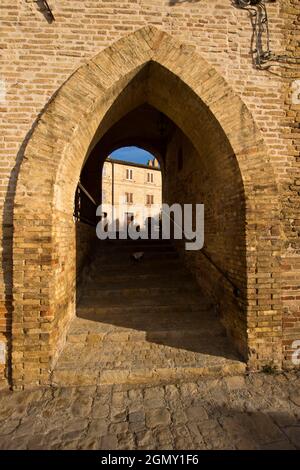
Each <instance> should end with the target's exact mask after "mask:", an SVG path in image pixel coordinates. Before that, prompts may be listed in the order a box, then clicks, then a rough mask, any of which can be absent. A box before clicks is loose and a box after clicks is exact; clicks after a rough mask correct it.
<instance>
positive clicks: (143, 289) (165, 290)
mask: <svg viewBox="0 0 300 470" xmlns="http://www.w3.org/2000/svg"><path fill="white" fill-rule="evenodd" d="M140 295H142V296H145V297H149V298H152V297H156V296H160V295H161V296H162V297H163V296H166V295H172V296H179V297H180V298H181V297H183V296H186V297H187V296H190V295H192V296H195V298H197V299H201V293H200V291H199V290H197V289H195V285H192V286H191V285H190V284H189V283H187V284H186V285H185V284H182V283H178V282H177V283H176V284H175V285H173V286H170V285H165V286H148V285H146V286H140V285H139V281H138V280H137V282H136V285H135V286H134V285H132V283H130V285H129V286H124V285H119V286H117V285H115V284H113V285H111V286H109V287H108V286H103V287H102V288H101V289H100V288H99V286H97V285H95V283H94V282H93V283H90V284H87V285H86V287H85V289H84V293H83V295H82V298H83V299H84V298H89V297H90V296H93V297H94V298H95V299H97V298H98V297H100V298H101V299H102V298H106V297H110V296H114V297H115V296H126V297H127V296H129V297H132V296H137V297H139V296H140ZM124 300H126V299H124Z"/></svg>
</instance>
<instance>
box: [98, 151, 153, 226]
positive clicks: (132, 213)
mask: <svg viewBox="0 0 300 470" xmlns="http://www.w3.org/2000/svg"><path fill="white" fill-rule="evenodd" d="M102 204H103V205H104V206H106V205H109V206H114V211H115V214H116V213H117V214H118V215H117V216H116V215H115V217H114V220H115V222H116V226H117V230H118V231H120V230H126V228H127V225H128V224H129V223H130V222H133V223H134V225H136V226H137V228H139V229H140V230H143V229H145V228H146V226H147V220H146V219H148V218H149V217H150V218H155V219H156V220H158V219H159V215H160V211H161V204H162V175H161V170H160V168H159V164H158V161H157V160H156V159H154V160H153V161H152V160H149V161H148V164H147V165H142V164H134V163H129V162H126V161H120V160H114V159H112V158H108V159H107V160H106V161H105V162H104V165H103V171H102ZM108 211H109V213H108V217H107V219H108V221H111V220H112V214H111V213H110V209H108Z"/></svg>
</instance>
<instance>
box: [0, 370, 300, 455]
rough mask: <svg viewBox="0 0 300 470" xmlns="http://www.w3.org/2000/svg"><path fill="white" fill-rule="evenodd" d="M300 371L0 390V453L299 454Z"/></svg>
mask: <svg viewBox="0 0 300 470" xmlns="http://www.w3.org/2000/svg"><path fill="white" fill-rule="evenodd" d="M299 385H300V372H298V373H296V372H295V373H291V372H290V373H284V374H275V375H274V374H273V375H267V374H262V373H260V374H252V375H249V376H234V377H233V376H232V377H222V378H202V379H201V380H199V381H197V382H187V383H184V382H182V383H169V384H165V385H155V386H151V385H148V386H146V385H135V386H134V385H114V386H109V385H100V386H86V387H67V388H62V387H58V388H54V387H52V388H43V389H36V390H26V391H22V392H9V391H2V392H1V393H0V449H110V450H113V449H121V450H125V449H147V450H149V449H153V450H158V449H177V450H182V449H299V448H300V389H299Z"/></svg>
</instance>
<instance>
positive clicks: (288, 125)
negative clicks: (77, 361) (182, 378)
mask: <svg viewBox="0 0 300 470" xmlns="http://www.w3.org/2000/svg"><path fill="white" fill-rule="evenodd" d="M49 5H50V6H51V7H52V10H53V13H54V16H55V21H54V22H53V23H51V24H49V23H48V22H47V21H46V19H45V17H44V16H43V14H42V13H41V12H40V11H39V10H38V8H37V3H36V2H34V1H29V0H28V1H21V0H19V1H17V2H14V3H12V2H10V1H8V0H3V1H2V2H1V6H0V21H1V33H0V48H1V50H2V54H1V76H0V80H1V83H0V99H1V112H2V113H3V116H4V119H2V120H1V123H0V127H1V134H0V138H1V144H2V145H1V149H0V152H1V167H0V174H1V182H0V204H1V215H2V220H1V221H2V223H1V238H2V275H1V281H2V282H1V285H2V289H1V293H0V296H1V297H0V299H1V310H0V341H2V342H5V343H7V341H8V340H9V338H10V337H11V323H12V321H11V318H12V308H11V299H12V222H13V219H12V217H13V216H12V214H13V207H14V204H15V202H14V197H15V189H16V180H17V177H18V174H19V168H20V164H21V161H24V149H25V145H26V141H27V140H28V139H29V138H30V136H31V132H32V129H33V127H34V123H35V122H36V120H37V119H38V118H39V116H40V115H41V113H42V111H43V109H44V107H45V106H46V104H47V102H48V101H49V99H50V98H51V97H52V96H53V95H54V94H55V93H56V91H57V90H58V89H59V87H61V85H62V84H63V83H64V82H65V81H66V80H67V78H68V77H69V76H70V75H71V74H72V73H73V72H74V71H75V70H76V69H77V68H78V67H79V66H80V65H82V64H85V63H86V61H87V60H89V59H90V58H91V57H92V56H94V55H95V54H97V53H99V52H100V51H101V50H103V49H104V48H106V47H107V46H109V45H111V44H112V43H114V42H115V41H116V40H117V39H119V38H121V37H124V36H126V35H127V34H129V33H131V32H133V31H135V30H137V29H139V28H141V27H143V26H145V25H148V24H151V25H154V26H155V27H157V28H158V29H161V30H163V31H166V32H167V33H169V34H170V35H171V36H172V37H174V38H175V39H177V40H179V41H180V42H181V43H184V44H185V48H186V51H195V52H196V53H197V54H199V55H200V56H202V57H203V58H204V59H206V60H207V61H208V63H209V64H211V65H212V66H214V67H215V68H216V70H217V71H218V72H219V74H220V75H221V76H222V77H224V79H225V80H226V82H227V83H228V84H229V85H230V87H231V88H232V89H233V90H234V92H235V93H236V94H238V95H239V96H240V97H241V99H242V100H243V102H244V103H245V105H246V106H247V108H248V109H249V110H250V112H251V113H252V115H253V118H254V121H255V123H256V126H257V128H258V129H259V130H260V132H261V134H262V136H263V139H264V142H265V144H266V146H267V148H268V155H269V158H270V166H272V168H273V169H274V173H275V175H276V182H277V184H278V187H279V189H280V194H281V205H282V211H281V221H282V222H283V224H284V236H282V234H279V235H278V234H276V233H273V234H272V236H273V238H274V243H277V241H276V240H277V238H278V237H279V238H281V239H282V240H283V242H284V246H283V250H284V253H283V257H281V258H280V256H281V255H280V253H279V252H278V263H279V261H281V262H280V266H277V268H276V269H277V270H278V271H279V272H280V273H281V284H282V287H283V290H282V296H281V294H280V291H279V286H278V285H277V280H276V281H274V280H273V281H272V280H271V281H270V280H269V279H268V266H267V265H265V270H266V273H265V279H266V278H267V279H268V282H267V281H265V288H266V289H268V288H269V289H271V287H267V286H266V284H271V283H272V282H273V283H274V282H275V286H276V287H275V292H272V291H266V290H264V293H263V292H262V293H261V298H260V299H258V298H257V297H255V296H256V293H255V292H254V293H253V296H254V297H253V303H254V304H256V305H257V306H259V305H264V300H263V296H264V295H267V296H268V298H269V300H270V299H271V298H272V300H273V304H272V305H273V307H272V309H273V310H275V311H276V309H277V310H278V309H280V308H281V307H280V303H279V302H278V296H279V297H281V300H282V302H283V305H284V306H283V309H282V311H283V312H284V315H285V316H284V325H285V331H286V333H285V337H284V348H285V349H284V350H285V356H286V358H287V360H288V359H289V357H290V353H291V351H292V350H291V341H292V339H295V338H298V336H299V337H300V331H299V330H300V327H299V294H298V283H297V279H296V274H297V272H298V271H299V268H300V266H299V255H298V254H297V250H299V247H298V238H297V233H298V232H297V230H298V228H299V219H300V218H299V217H298V218H297V217H296V216H297V214H298V213H299V205H298V199H297V197H298V180H297V174H298V173H297V171H298V168H299V140H297V135H298V139H299V133H298V132H299V127H298V128H297V125H295V122H299V104H294V103H293V102H292V96H293V94H292V82H293V81H294V80H295V78H297V76H296V75H297V73H296V72H295V67H292V70H290V69H288V68H287V67H285V66H284V67H283V66H280V67H278V66H274V67H272V68H271V70H269V71H261V70H256V69H254V68H253V65H252V61H251V56H250V54H249V48H250V38H251V26H250V21H249V17H248V15H247V12H245V11H241V10H237V9H235V8H234V7H233V6H232V5H231V2H230V1H228V2H227V1H226V2H224V1H223V0H215V1H213V2H212V1H211V0H202V1H198V2H188V1H187V2H179V3H176V2H174V3H173V2H172V4H171V2H169V0H168V1H164V0H151V1H147V0H145V1H144V0H139V1H136V0H134V1H133V0H131V1H130V0H128V1H122V2H113V1H99V0H89V1H79V0H74V1H73V2H72V5H71V4H70V2H69V1H67V0H65V1H57V0H50V1H49ZM268 12H269V20H270V34H271V48H272V49H273V50H274V51H275V52H276V53H285V51H286V50H287V52H288V54H289V55H290V56H293V57H295V56H296V55H298V56H299V52H298V39H297V35H296V27H297V21H298V19H299V16H297V15H299V5H298V4H297V2H296V0H280V1H277V2H274V3H271V4H268ZM120 72H121V71H120ZM121 75H122V74H121V73H120V76H121ZM70 119H72V116H70ZM56 124H57V125H59V122H57V123H56ZM61 124H63V121H61ZM240 125H241V126H243V121H241V123H240ZM62 133H64V129H62ZM297 133H298V134H297ZM54 134H55V132H53V135H54ZM51 137H52V136H51V135H50V136H49V138H51ZM297 142H298V144H297ZM46 145H47V144H46V143H45V142H44V143H43V146H42V147H40V155H41V158H43V155H44V151H45V146H46ZM30 168H31V175H30V176H31V177H32V187H31V189H30V188H29V187H28V188H26V191H27V193H26V194H27V196H30V191H32V193H35V192H39V191H40V192H41V193H46V192H47V191H48V192H50V191H51V187H52V186H51V185H53V181H51V180H50V181H48V183H49V185H48V186H47V185H46V186H44V187H41V188H39V187H37V186H38V184H37V183H36V182H35V179H34V177H35V175H34V168H35V167H30ZM70 168H71V167H70ZM260 177H262V170H259V172H258V174H257V184H258V185H259V183H260ZM36 178H37V180H36V181H38V175H36ZM37 209H38V208H36V210H37ZM48 209H49V210H48ZM50 209H51V208H48V207H47V208H46V209H43V210H44V214H43V216H42V217H40V219H39V221H40V222H41V221H43V224H42V225H43V227H44V229H43V230H44V232H43V234H42V235H41V233H40V232H39V241H40V242H41V243H43V246H42V250H43V254H42V256H43V257H44V258H43V263H46V264H47V262H48V263H49V265H48V268H45V267H44V268H43V270H44V271H45V269H46V270H47V269H49V275H48V277H49V281H47V282H46V281H44V280H43V281H42V280H41V278H40V285H39V290H40V293H41V294H42V293H43V292H44V291H46V290H47V289H58V290H59V287H58V286H57V287H55V286H52V285H51V273H53V269H56V268H53V263H55V261H54V259H53V256H52V258H51V260H50V258H49V256H50V254H49V252H48V251H49V249H50V248H49V246H48V245H49V243H50V242H49V240H50V238H51V243H52V242H53V240H54V239H53V237H54V238H55V236H56V235H55V234H53V232H52V231H51V230H52V229H50V226H49V227H48V226H47V220H49V219H51V220H52V219H53V218H55V216H54V215H53V212H52V211H51V210H50ZM258 209H259V207H258ZM39 210H40V208H39ZM47 212H48V214H47ZM47 215H48V217H47ZM57 215H58V214H57ZM26 220H27V222H26V223H25V222H24V220H22V218H21V217H20V218H17V220H16V222H15V223H16V225H17V226H18V223H20V224H22V227H23V228H24V230H25V229H26V227H27V230H29V228H30V233H31V241H28V240H26V242H24V240H23V242H24V243H25V245H24V246H21V244H20V245H19V246H18V248H16V249H17V250H20V251H19V253H23V255H24V256H25V254H26V256H28V257H29V258H30V256H31V259H33V258H34V257H36V260H37V263H38V262H40V261H41V253H39V252H38V251H36V247H35V246H30V243H33V244H34V243H35V242H36V241H35V239H34V236H33V233H34V227H35V226H37V223H38V221H37V214H36V212H35V211H34V207H32V208H31V219H30V217H27V219H26ZM253 223H256V222H255V221H253ZM67 225H68V224H67ZM40 227H41V223H40V224H39V229H38V230H40ZM66 227H67V226H66ZM258 227H259V225H258ZM49 230H50V231H49ZM270 230H272V227H270ZM57 236H59V235H57ZM40 237H44V238H43V240H42V241H41V238H40ZM20 243H21V240H20ZM268 243H269V242H268ZM64 244H65V241H63V242H62V246H64ZM266 245H268V244H267V243H266ZM268 249H269V248H268V246H266V250H268ZM65 250H66V253H67V247H66V248H65ZM22 263H23V264H22ZM68 263H71V262H70V261H69V260H67V263H66V264H67V265H68ZM24 264H26V260H25V257H23V262H22V261H21V256H20V259H18V260H16V265H15V270H14V271H15V273H14V279H15V287H18V286H19V285H25V284H26V286H28V293H27V294H28V295H30V294H29V292H30V282H31V279H30V277H28V278H26V279H24V276H23V275H22V270H21V267H22V269H23V265H24ZM262 264H263V261H262ZM44 266H46V265H44ZM41 269H42V268H41ZM57 269H58V268H57ZM59 269H60V270H61V269H62V268H61V265H60V267H59ZM44 271H43V274H44ZM63 272H64V273H65V271H63ZM56 274H57V275H58V276H59V273H56ZM256 274H257V273H256V272H253V273H252V275H251V276H253V278H254V279H256V284H257V289H258V287H259V286H262V285H263V284H261V281H262V280H263V279H264V277H263V276H262V274H260V275H259V276H256ZM27 275H28V274H27ZM27 275H26V276H27ZM62 275H63V276H65V274H62ZM255 276H256V277H255ZM64 279H65V278H64ZM269 281H270V282H269ZM70 282H73V281H71V280H70ZM24 283H25V284H24ZM22 295H23V298H22V300H23V301H24V308H25V305H26V302H28V315H29V317H30V315H33V314H34V313H33V312H34V303H32V301H30V302H29V301H28V300H26V298H25V297H26V296H25V297H24V295H25V294H22ZM59 295H60V293H59V292H57V296H58V297H59ZM64 296H65V293H64ZM31 300H32V299H31ZM35 300H36V308H37V309H39V310H40V311H44V312H46V313H44V315H45V317H47V316H50V317H51V315H53V312H52V310H51V309H52V307H51V308H48V306H47V305H44V304H43V299H35ZM60 303H61V305H63V304H64V302H60ZM277 307H278V308H277ZM264 310H265V311H267V309H266V308H264ZM23 311H24V309H23ZM49 312H50V313H49ZM23 313H24V312H23ZM19 315H20V311H19V310H18V308H17V307H16V308H15V310H14V318H15V320H18V318H19ZM270 315H271V318H273V317H274V315H275V314H274V313H273V312H271V313H270ZM275 316H276V315H275ZM273 319H274V318H273ZM253 322H254V323H255V318H253ZM45 324H46V323H45ZM29 326H30V322H29ZM52 326H53V325H52ZM52 326H51V329H52ZM48 327H49V326H48ZM48 327H46V326H44V328H45V330H46V329H47V328H48ZM266 328H268V327H267V326H266ZM23 329H24V325H23V326H22V322H21V321H20V324H19V325H18V321H16V325H15V330H14V331H15V333H14V335H15V336H16V338H15V346H16V349H15V352H14V355H15V356H14V357H15V359H17V358H20V357H21V356H22V355H23V354H24V353H23V349H24V348H23V349H22V348H21V347H20V348H21V349H20V350H18V341H19V336H18V334H19V333H20V331H22V330H23ZM29 329H30V328H29ZM33 331H34V328H32V329H31V338H30V339H28V354H29V355H30V354H31V352H30V350H31V349H32V350H33V351H32V353H34V352H35V351H34V348H35V344H34V341H37V342H38V341H39V339H40V336H39V335H41V333H40V332H39V333H34V332H33ZM46 333H47V332H46V331H45V335H46ZM273 333H274V331H273ZM273 333H272V334H273ZM34 335H36V336H34ZM45 338H46V336H45ZM45 340H46V339H45ZM26 341H27V340H26ZM26 341H25V342H26ZM276 344H277V343H276V342H275V343H274V347H275V345H276ZM22 347H23V346H22ZM8 349H10V342H9V341H8ZM31 355H32V356H34V354H31ZM47 355H48V352H47V347H45V356H47ZM37 357H38V359H37V361H40V360H41V358H40V356H38V355H37ZM45 360H48V359H45ZM288 364H290V362H289V361H287V365H288ZM0 367H1V371H2V373H3V372H4V368H5V365H4V364H1V365H0ZM18 367H21V366H17V365H16V370H18ZM22 367H23V366H22ZM37 368H38V366H37ZM45 370H46V367H45ZM20 374H21V373H20ZM23 375H24V371H23ZM28 381H29V382H30V379H28Z"/></svg>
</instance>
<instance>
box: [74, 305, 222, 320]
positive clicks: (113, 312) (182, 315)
mask: <svg viewBox="0 0 300 470" xmlns="http://www.w3.org/2000/svg"><path fill="white" fill-rule="evenodd" d="M77 317H78V318H75V319H74V320H73V323H72V324H76V325H77V321H78V320H80V321H82V319H85V320H90V321H95V322H97V321H100V320H101V319H107V320H108V321H111V322H113V321H116V319H117V318H121V319H122V320H123V321H126V319H128V321H129V320H131V321H133V320H134V319H136V318H137V319H139V321H143V319H144V318H146V319H149V320H150V319H151V320H152V321H153V322H158V321H159V320H161V321H168V322H170V321H176V319H178V321H181V322H182V321H184V322H186V321H189V320H188V319H189V318H191V320H190V321H193V322H196V320H197V319H198V321H204V320H205V319H207V318H208V319H210V320H211V319H212V318H213V319H214V321H215V318H214V315H213V312H212V306H211V305H210V304H209V303H208V302H207V303H204V302H202V303H201V304H190V305H173V306H172V305H170V304H169V303H167V304H166V305H161V304H160V305H153V306H151V307H149V306H147V305H140V306H138V305H132V306H127V305H125V306H123V305H110V306H107V307H104V306H99V305H96V306H95V305H92V306H86V305H79V306H78V307H77ZM103 321H104V320H103Z"/></svg>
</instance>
